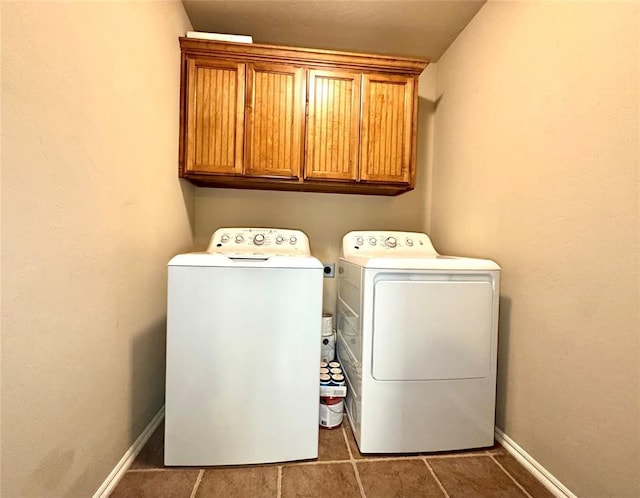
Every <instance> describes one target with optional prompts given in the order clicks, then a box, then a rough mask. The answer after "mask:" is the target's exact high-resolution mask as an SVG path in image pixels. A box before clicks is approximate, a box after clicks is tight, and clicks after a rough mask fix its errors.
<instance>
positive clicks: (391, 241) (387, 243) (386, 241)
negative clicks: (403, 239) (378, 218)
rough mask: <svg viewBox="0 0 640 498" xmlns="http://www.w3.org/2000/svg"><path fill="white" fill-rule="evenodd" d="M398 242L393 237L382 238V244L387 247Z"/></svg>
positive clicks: (393, 245)
mask: <svg viewBox="0 0 640 498" xmlns="http://www.w3.org/2000/svg"><path fill="white" fill-rule="evenodd" d="M397 244H398V241H397V240H396V238H395V237H387V238H386V239H384V245H385V246H387V247H395V246H396V245H397Z"/></svg>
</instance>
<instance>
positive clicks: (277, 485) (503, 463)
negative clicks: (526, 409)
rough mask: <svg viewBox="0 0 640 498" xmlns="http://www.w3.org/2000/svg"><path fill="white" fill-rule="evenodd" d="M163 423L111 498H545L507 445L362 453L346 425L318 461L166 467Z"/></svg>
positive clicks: (328, 438) (324, 439) (323, 434)
mask: <svg viewBox="0 0 640 498" xmlns="http://www.w3.org/2000/svg"><path fill="white" fill-rule="evenodd" d="M163 449H164V425H161V426H160V427H159V428H158V430H157V431H156V432H155V433H154V434H153V436H151V438H150V439H149V441H148V443H147V444H146V446H145V447H144V448H143V450H142V451H141V452H140V454H139V455H138V457H137V458H136V460H135V462H134V463H133V465H132V466H131V468H130V469H129V470H128V471H127V473H126V474H125V475H124V477H123V479H122V480H121V481H120V483H119V484H118V486H117V487H116V488H115V489H114V491H113V493H112V494H111V496H112V497H113V498H122V497H126V498H147V497H149V498H151V497H153V498H203V497H224V498H235V497H238V498H244V497H247V498H262V497H264V498H267V497H268V498H312V497H323V498H324V497H327V496H330V497H331V498H351V497H353V498H360V497H364V498H396V497H397V498H417V497H450V498H456V497H464V498H475V497H492V498H493V497H509V498H510V497H529V498H548V497H552V496H553V495H552V494H551V493H549V491H547V490H546V489H545V488H544V486H542V484H540V483H539V482H538V481H537V480H536V479H535V478H534V477H533V476H532V475H531V474H530V473H528V472H527V470H525V468H524V467H522V466H521V465H520V464H519V463H518V462H517V461H516V460H515V459H514V458H513V457H512V456H511V455H509V454H508V453H507V452H506V450H505V449H504V448H502V447H501V446H500V445H498V444H496V445H495V446H494V447H492V448H488V449H486V450H473V451H456V452H450V453H435V454H434V453H426V454H423V455H384V456H378V455H363V454H361V453H360V452H359V451H358V447H357V446H356V442H355V439H354V438H353V434H352V432H351V429H350V428H349V425H348V423H347V422H346V417H345V423H343V425H342V427H339V428H336V429H333V430H325V429H320V448H319V454H318V459H317V460H314V461H304V462H298V463H296V462H291V463H283V464H271V465H251V466H242V467H204V468H170V467H164V465H163V464H162V462H163Z"/></svg>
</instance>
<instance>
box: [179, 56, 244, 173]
mask: <svg viewBox="0 0 640 498" xmlns="http://www.w3.org/2000/svg"><path fill="white" fill-rule="evenodd" d="M244 78H245V65H244V64H238V63H236V62H232V61H220V60H214V59H206V58H189V59H187V95H186V102H187V120H186V121H187V129H186V131H185V135H186V139H187V144H186V145H187V146H186V161H185V169H186V171H187V172H196V173H205V174H206V173H224V174H238V175H239V174H242V161H243V158H242V153H243V132H244V91H245V81H244Z"/></svg>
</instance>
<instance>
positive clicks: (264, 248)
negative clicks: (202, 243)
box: [207, 228, 311, 256]
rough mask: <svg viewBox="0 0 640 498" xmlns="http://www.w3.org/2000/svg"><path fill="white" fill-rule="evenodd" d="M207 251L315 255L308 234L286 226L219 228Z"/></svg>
mask: <svg viewBox="0 0 640 498" xmlns="http://www.w3.org/2000/svg"><path fill="white" fill-rule="evenodd" d="M207 252H209V253H217V254H221V253H222V254H225V255H227V256H233V255H238V256H242V255H245V256H246V255H248V256H256V255H280V256H310V255H311V251H310V248H309V239H308V238H307V236H306V235H305V233H304V232H302V231H300V230H288V229H284V228H219V229H218V230H216V231H215V232H214V233H213V235H212V236H211V241H210V242H209V247H208V249H207Z"/></svg>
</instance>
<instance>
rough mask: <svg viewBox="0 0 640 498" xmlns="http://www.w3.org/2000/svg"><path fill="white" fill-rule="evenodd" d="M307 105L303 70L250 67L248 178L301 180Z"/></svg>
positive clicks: (267, 66) (280, 66) (285, 67)
mask: <svg viewBox="0 0 640 498" xmlns="http://www.w3.org/2000/svg"><path fill="white" fill-rule="evenodd" d="M304 102H305V93H304V79H303V70H302V68H300V67H294V66H285V65H278V64H249V65H248V67H247V109H246V110H247V113H246V126H247V128H246V130H247V131H246V137H245V139H246V145H245V169H244V173H245V176H268V177H285V178H299V177H300V166H301V163H302V144H303V133H302V131H303V130H302V126H303V123H304V119H303V117H304Z"/></svg>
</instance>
